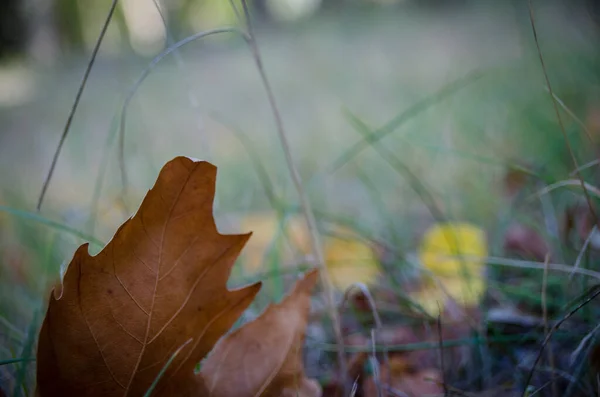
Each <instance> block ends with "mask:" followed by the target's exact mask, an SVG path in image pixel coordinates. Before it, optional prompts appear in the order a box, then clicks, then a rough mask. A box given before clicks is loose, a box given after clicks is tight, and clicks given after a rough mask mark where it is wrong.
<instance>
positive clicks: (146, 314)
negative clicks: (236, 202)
mask: <svg viewBox="0 0 600 397" xmlns="http://www.w3.org/2000/svg"><path fill="white" fill-rule="evenodd" d="M215 181H216V168H215V167H214V166H213V165H211V164H209V163H206V162H195V161H192V160H190V159H187V158H184V157H178V158H175V159H174V160H172V161H170V162H169V163H167V164H166V165H165V166H164V168H163V169H162V170H161V172H160V174H159V176H158V180H157V182H156V184H155V185H154V187H153V188H152V189H151V190H150V191H149V192H148V194H147V195H146V197H145V198H144V201H143V202H142V204H141V206H140V208H139V210H138V211H137V213H136V214H135V215H134V216H133V217H132V218H130V219H129V220H127V221H126V222H125V223H124V224H123V225H122V226H121V227H120V228H119V229H118V231H117V232H116V234H115V236H114V237H113V239H112V240H111V241H110V242H109V243H108V244H107V245H106V247H104V249H103V250H102V251H101V252H100V253H99V254H98V255H96V256H90V255H89V253H88V246H87V244H84V245H82V246H81V247H80V248H79V249H78V250H77V252H76V253H75V255H74V258H73V260H72V261H71V263H70V265H69V267H68V269H67V271H66V274H65V276H64V279H63V285H62V292H61V293H59V294H58V295H60V296H58V297H56V296H51V297H50V302H49V306H48V311H47V314H46V317H45V319H44V322H43V325H42V328H41V331H40V337H39V342H38V353H37V381H38V385H37V386H38V390H37V392H38V394H39V395H40V396H42V397H46V396H142V395H144V394H145V393H146V392H147V390H148V388H149V387H150V386H151V384H152V383H153V381H155V380H156V379H157V378H158V379H159V380H158V384H157V386H156V388H155V389H154V394H153V395H162V396H165V395H177V396H191V395H199V396H203V395H207V392H206V387H205V385H204V378H203V377H201V376H198V375H195V374H194V367H195V366H196V364H197V363H198V362H199V361H200V360H201V359H202V358H204V357H205V356H206V354H207V353H208V352H209V351H210V350H211V349H212V347H213V346H214V344H215V343H216V342H217V340H218V339H219V338H220V337H221V336H222V335H223V334H224V333H225V332H226V331H227V330H228V329H229V328H230V327H231V326H232V325H233V323H234V322H235V321H236V320H237V318H238V317H239V316H240V314H241V313H242V311H243V310H244V309H245V308H246V307H247V306H248V305H249V304H250V303H251V302H252V300H253V298H254V296H255V295H256V293H257V292H258V290H259V289H260V284H259V283H257V284H254V285H251V286H248V287H245V288H242V289H238V290H233V291H229V290H228V289H227V287H226V283H227V279H228V278H229V274H230V272H231V267H232V266H233V263H234V261H235V259H236V258H237V256H238V255H239V253H240V250H241V249H242V247H243V246H244V244H245V243H246V241H247V240H248V238H249V237H250V234H242V235H221V234H219V233H218V231H217V228H216V225H215V221H214V219H213V215H212V202H213V199H214V193H215ZM54 295H57V294H56V292H55V294H54ZM175 352H177V354H176V357H175V354H174V353H175ZM173 357H174V358H173ZM170 358H172V360H171V362H170V364H169V365H168V367H167V368H166V370H165V372H164V373H163V374H162V376H160V377H159V374H160V372H161V370H162V369H163V367H165V365H166V364H167V362H168V361H169V359H170Z"/></svg>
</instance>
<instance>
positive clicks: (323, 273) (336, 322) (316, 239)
mask: <svg viewBox="0 0 600 397" xmlns="http://www.w3.org/2000/svg"><path fill="white" fill-rule="evenodd" d="M242 7H243V10H244V17H245V19H246V24H247V29H248V32H247V33H248V36H249V37H250V40H249V45H250V49H251V51H252V55H253V58H254V62H255V63H256V68H257V69H258V72H259V74H260V78H261V80H262V83H263V85H264V87H265V90H266V92H267V96H268V100H269V104H270V106H271V109H272V110H273V116H274V117H275V124H276V129H277V134H278V136H279V140H280V142H281V146H282V148H283V152H284V154H285V160H286V163H287V167H288V169H289V172H290V175H291V178H292V183H293V184H294V187H295V189H296V192H297V194H298V197H299V199H300V206H301V207H302V212H303V213H304V217H305V218H306V223H307V225H308V230H309V232H310V239H311V244H312V248H313V252H314V255H315V257H316V258H315V259H316V260H317V264H318V266H319V268H320V272H319V275H320V277H321V284H322V285H323V290H324V292H325V296H326V299H327V309H328V314H329V316H330V318H331V322H332V324H333V331H334V334H335V339H336V345H337V355H338V362H339V367H340V374H341V376H342V380H343V385H344V395H348V391H349V390H350V387H349V385H348V382H347V381H346V380H347V379H346V378H347V365H346V357H345V353H344V340H343V335H342V328H341V323H340V318H339V316H338V312H337V310H336V307H335V299H334V289H333V285H332V283H331V279H330V277H329V273H328V271H327V268H326V266H325V256H324V254H323V248H322V245H321V238H320V235H319V230H318V228H317V222H316V219H315V215H314V212H313V211H312V207H311V205H310V201H309V200H308V197H307V195H306V192H305V191H304V188H303V186H302V180H301V178H300V174H299V172H298V169H297V168H296V165H295V162H294V159H293V156H292V152H291V150H290V144H289V142H288V138H287V134H286V132H285V129H284V127H283V121H282V119H281V113H280V112H279V108H278V106H277V102H276V101H275V96H274V94H273V90H272V89H271V85H270V84H269V80H268V78H267V75H266V73H265V70H264V67H263V63H262V58H261V56H260V51H259V49H258V46H257V45H256V36H255V35H254V31H253V28H252V21H251V19H250V12H249V10H248V3H247V1H246V0H242Z"/></svg>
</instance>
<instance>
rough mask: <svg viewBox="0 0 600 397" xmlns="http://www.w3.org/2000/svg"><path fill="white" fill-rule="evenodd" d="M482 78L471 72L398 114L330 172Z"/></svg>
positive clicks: (347, 151)
mask: <svg viewBox="0 0 600 397" xmlns="http://www.w3.org/2000/svg"><path fill="white" fill-rule="evenodd" d="M482 76H483V73H482V72H480V71H478V70H476V71H474V72H471V73H470V74H468V75H467V76H465V77H462V78H460V79H458V80H455V81H454V82H452V83H450V84H448V85H446V86H444V87H443V88H442V89H441V90H439V91H438V92H436V93H435V94H434V95H432V96H429V97H426V98H425V99H423V100H421V101H419V102H417V103H415V104H413V105H412V106H410V107H409V108H408V109H406V110H405V111H404V112H402V113H400V114H398V115H397V116H396V117H394V118H393V119H391V120H390V121H389V122H387V123H386V124H385V125H384V126H383V127H381V128H379V129H377V130H376V131H375V132H374V133H373V134H370V135H369V136H365V137H364V138H363V139H362V140H360V141H359V142H357V143H355V144H354V145H353V146H352V147H351V148H350V149H348V150H346V151H345V152H344V153H342V155H341V156H339V157H338V158H337V159H336V160H335V161H334V162H333V163H332V165H331V166H330V167H329V168H328V169H329V170H330V172H333V171H335V170H337V169H338V168H340V167H342V166H343V165H344V164H346V163H348V162H349V161H350V160H351V159H352V158H354V157H356V155H358V154H359V153H360V152H362V151H363V150H364V149H366V148H367V147H369V146H370V145H372V144H373V143H375V142H378V141H380V140H381V139H382V138H384V137H385V136H387V135H389V134H391V133H392V132H394V131H395V130H397V129H398V128H399V127H400V126H401V125H402V124H404V123H406V122H407V121H409V120H410V119H412V118H413V117H415V116H417V115H418V114H420V113H423V112H424V111H426V110H427V109H429V108H431V107H432V106H434V105H436V104H438V103H439V102H441V101H443V100H444V99H446V98H448V97H449V96H451V95H453V94H455V93H456V92H458V91H460V89H462V88H464V87H466V86H468V85H470V84H471V83H473V82H475V81H477V80H479V79H480V78H481V77H482Z"/></svg>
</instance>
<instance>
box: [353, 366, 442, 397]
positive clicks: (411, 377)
mask: <svg viewBox="0 0 600 397" xmlns="http://www.w3.org/2000/svg"><path fill="white" fill-rule="evenodd" d="M387 379H390V384H389V388H391V389H392V390H391V391H390V392H387V391H386V390H385V389H383V388H381V392H382V393H381V395H382V396H384V397H388V396H389V397H392V396H398V395H401V396H407V397H423V396H429V395H436V396H437V395H439V394H440V393H443V392H444V389H443V387H442V384H443V383H442V382H443V376H442V373H441V371H440V370H438V369H435V368H427V369H422V370H417V371H415V370H414V367H413V366H412V365H411V363H410V362H407V360H406V358H404V357H402V356H396V357H391V358H390V361H389V367H388V366H387V365H386V364H380V368H379V381H380V382H381V384H385V383H387V382H386V380H387ZM363 396H364V397H377V396H379V393H378V387H377V383H376V380H375V378H374V377H373V376H370V377H369V378H367V379H366V380H365V382H364V384H363Z"/></svg>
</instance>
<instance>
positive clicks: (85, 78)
mask: <svg viewBox="0 0 600 397" xmlns="http://www.w3.org/2000/svg"><path fill="white" fill-rule="evenodd" d="M117 1H118V0H113V2H112V4H111V6H110V9H109V10H108V15H107V16H106V19H105V20H104V25H102V30H101V31H100V35H99V36H98V40H96V45H95V46H94V50H93V51H92V56H91V57H90V60H89V62H88V65H87V68H86V69H85V73H84V74H83V78H82V79H81V83H80V84H79V89H78V90H77V94H76V95H75V101H74V102H73V106H71V111H70V112H69V117H68V118H67V122H66V123H65V128H64V129H63V132H62V135H61V136H60V141H59V142H58V147H57V148H56V151H55V152H54V157H53V158H52V163H51V164H50V169H49V170H48V174H47V175H46V179H44V184H43V186H42V191H41V192H40V196H39V198H38V202H37V206H36V209H37V211H39V210H40V209H41V208H42V203H43V202H44V197H45V196H46V191H47V190H48V186H49V185H50V180H51V179H52V175H54V169H55V168H56V162H57V161H58V157H59V156H60V152H61V150H62V147H63V146H64V143H65V140H66V139H67V134H68V133H69V129H70V128H71V123H72V122H73V116H75V112H76V111H77V107H78V106H79V101H80V100H81V94H83V90H84V88H85V86H86V84H87V81H88V78H89V76H90V72H91V71H92V67H93V66H94V63H95V62H96V56H97V55H98V51H99V50H100V45H101V44H102V40H104V36H105V34H106V31H107V30H108V25H109V24H110V21H111V20H112V17H113V14H114V13H115V9H116V8H117Z"/></svg>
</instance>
